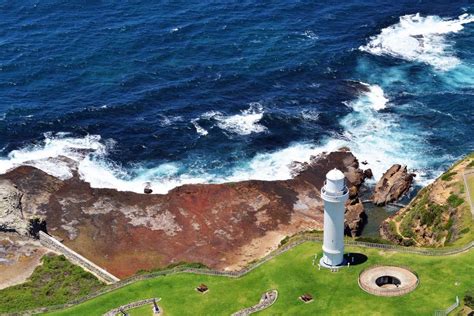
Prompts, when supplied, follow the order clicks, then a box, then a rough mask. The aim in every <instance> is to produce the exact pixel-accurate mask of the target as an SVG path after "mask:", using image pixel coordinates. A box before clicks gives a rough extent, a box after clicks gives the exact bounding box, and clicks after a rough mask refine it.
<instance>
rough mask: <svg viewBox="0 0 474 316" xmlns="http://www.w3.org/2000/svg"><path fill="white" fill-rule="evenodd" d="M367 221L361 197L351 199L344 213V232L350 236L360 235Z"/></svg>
mask: <svg viewBox="0 0 474 316" xmlns="http://www.w3.org/2000/svg"><path fill="white" fill-rule="evenodd" d="M366 221H367V214H366V213H365V211H364V204H362V202H361V201H360V199H358V198H356V199H354V200H349V201H348V202H347V204H346V212H345V215H344V233H345V234H346V235H348V236H352V237H356V236H359V235H360V233H361V232H362V229H363V228H364V224H365V222H366Z"/></svg>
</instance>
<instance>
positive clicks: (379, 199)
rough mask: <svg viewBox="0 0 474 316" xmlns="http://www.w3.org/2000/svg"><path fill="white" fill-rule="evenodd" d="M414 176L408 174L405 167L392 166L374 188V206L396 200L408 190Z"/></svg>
mask: <svg viewBox="0 0 474 316" xmlns="http://www.w3.org/2000/svg"><path fill="white" fill-rule="evenodd" d="M414 176H415V175H414V174H412V173H408V171H407V167H406V166H401V165H398V164H396V165H393V166H392V167H390V169H388V170H387V171H386V172H385V173H384V174H383V176H382V178H381V179H380V180H379V182H377V185H376V186H375V190H374V195H373V196H372V201H373V203H374V204H375V205H385V204H387V203H390V202H393V201H396V200H398V199H399V198H400V197H401V196H402V195H403V194H405V193H406V192H407V191H408V189H409V188H410V186H411V184H412V182H413V177H414Z"/></svg>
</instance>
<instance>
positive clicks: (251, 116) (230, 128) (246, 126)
mask: <svg viewBox="0 0 474 316" xmlns="http://www.w3.org/2000/svg"><path fill="white" fill-rule="evenodd" d="M263 113H264V111H263V106H262V105H261V104H260V103H258V102H252V103H250V107H249V108H248V109H246V110H242V111H241V113H240V114H235V115H224V114H222V113H221V112H218V111H210V112H206V113H204V114H203V115H202V116H201V118H202V119H210V120H213V121H215V122H216V125H217V127H219V128H220V129H223V130H225V131H227V132H230V133H234V134H238V135H249V134H252V133H261V132H264V131H266V130H267V128H266V127H265V126H263V125H262V124H259V122H260V120H261V119H262V118H263ZM193 124H194V123H193ZM196 129H197V128H196ZM198 132H199V130H198Z"/></svg>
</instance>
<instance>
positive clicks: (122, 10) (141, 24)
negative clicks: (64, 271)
mask: <svg viewBox="0 0 474 316" xmlns="http://www.w3.org/2000/svg"><path fill="white" fill-rule="evenodd" d="M473 117H474V6H473V4H472V2H471V1H416V2H415V1H408V0H401V1H381V0H378V1H360V0H357V1H356V0H352V1H321V2H317V1H273V2H263V1H236V2H227V1H226V2H214V1H199V2H174V1H173V2H168V1H166V2H159V3H145V2H140V1H120V2H117V1H29V0H26V1H1V2H0V173H5V172H7V171H8V170H11V169H12V168H14V167H16V166H20V165H33V166H36V167H38V168H40V169H42V170H43V171H45V172H48V173H49V174H52V175H54V176H57V177H60V178H62V179H67V178H69V177H71V176H72V174H73V170H72V169H73V168H77V171H78V173H79V175H80V176H81V178H82V179H83V180H85V181H87V182H89V183H90V184H91V185H92V186H93V187H97V188H115V189H117V190H127V191H135V192H139V193H143V188H144V186H145V184H146V183H148V182H149V183H150V184H151V187H152V189H153V191H154V193H166V192H168V191H169V190H171V189H173V188H174V187H177V186H179V185H182V184H186V183H222V182H227V181H240V180H247V179H261V180H278V179H288V178H290V177H291V168H290V164H291V162H292V161H308V160H309V158H310V156H311V155H317V154H319V153H321V152H323V151H331V150H335V149H337V148H340V147H342V146H347V147H349V148H350V149H351V150H352V151H353V153H354V154H355V155H356V156H357V157H358V158H359V160H360V161H361V162H364V163H365V162H366V163H367V165H366V166H364V168H371V169H372V170H373V172H374V175H375V177H376V178H379V177H380V176H381V175H382V173H383V172H384V171H385V170H386V169H387V168H389V167H390V166H391V165H392V164H394V163H400V164H406V165H407V166H408V167H409V168H410V169H411V170H413V171H414V172H415V173H416V174H417V177H416V185H417V186H422V185H425V184H427V183H429V182H430V181H432V180H433V179H434V178H436V177H437V176H438V175H439V174H440V173H441V172H442V171H443V170H444V169H445V168H447V167H448V166H449V165H450V164H451V163H453V162H454V161H456V160H457V159H458V158H460V157H462V156H463V155H465V154H467V153H468V152H470V151H473V150H474V136H473V135H474V123H473ZM62 156H64V157H68V158H70V159H72V160H74V161H75V162H76V167H72V166H71V164H68V163H66V162H64V160H63V159H58V158H61V157H62Z"/></svg>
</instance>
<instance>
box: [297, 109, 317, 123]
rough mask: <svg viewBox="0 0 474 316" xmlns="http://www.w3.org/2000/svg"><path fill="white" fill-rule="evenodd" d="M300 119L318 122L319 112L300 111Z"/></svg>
mask: <svg viewBox="0 0 474 316" xmlns="http://www.w3.org/2000/svg"><path fill="white" fill-rule="evenodd" d="M301 117H302V118H303V119H304V120H305V121H317V120H319V112H317V111H314V110H303V111H301Z"/></svg>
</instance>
